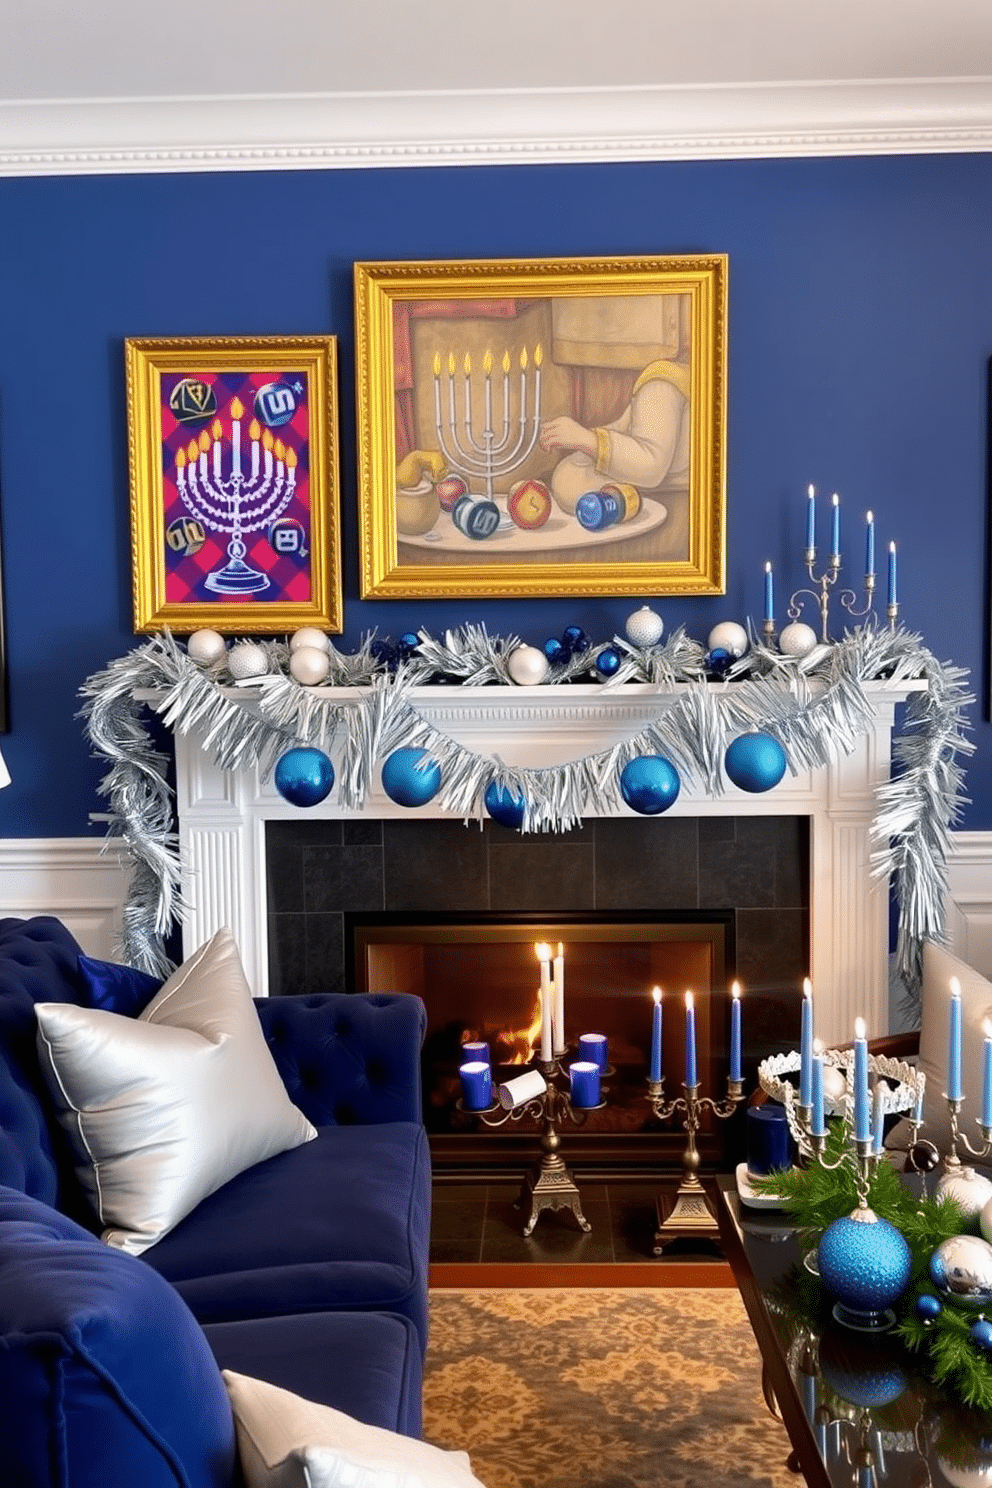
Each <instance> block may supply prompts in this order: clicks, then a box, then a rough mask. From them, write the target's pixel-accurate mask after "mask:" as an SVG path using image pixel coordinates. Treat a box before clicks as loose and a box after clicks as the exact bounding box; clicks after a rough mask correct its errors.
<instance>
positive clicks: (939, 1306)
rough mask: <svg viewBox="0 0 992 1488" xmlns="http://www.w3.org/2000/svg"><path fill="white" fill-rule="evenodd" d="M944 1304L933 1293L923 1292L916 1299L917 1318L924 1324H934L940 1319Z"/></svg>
mask: <svg viewBox="0 0 992 1488" xmlns="http://www.w3.org/2000/svg"><path fill="white" fill-rule="evenodd" d="M943 1310H944V1304H943V1302H941V1300H940V1298H939V1297H935V1296H934V1294H933V1292H921V1293H920V1295H919V1296H918V1297H917V1299H916V1316H917V1317H918V1318H919V1319H920V1321H921V1322H923V1323H933V1322H936V1320H937V1319H938V1318H939V1317H940V1314H941V1313H942V1312H943Z"/></svg>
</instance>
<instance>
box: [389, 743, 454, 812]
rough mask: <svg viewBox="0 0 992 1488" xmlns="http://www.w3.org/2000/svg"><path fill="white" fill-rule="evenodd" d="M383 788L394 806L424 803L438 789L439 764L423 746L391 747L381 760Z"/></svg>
mask: <svg viewBox="0 0 992 1488" xmlns="http://www.w3.org/2000/svg"><path fill="white" fill-rule="evenodd" d="M421 761H426V763H425V764H424V765H423V767H422V768H421ZM382 788H383V790H384V791H385V792H386V795H387V796H388V797H389V799H390V800H391V801H395V802H396V804H397V806H425V805H426V804H427V802H428V801H430V800H432V799H433V798H434V797H435V796H436V795H437V793H438V791H439V790H440V789H441V769H440V766H439V765H437V764H436V763H435V762H434V760H432V759H429V757H428V754H427V750H426V749H410V748H408V749H394V750H393V752H392V754H390V755H387V756H386V758H385V759H384V760H383V762H382Z"/></svg>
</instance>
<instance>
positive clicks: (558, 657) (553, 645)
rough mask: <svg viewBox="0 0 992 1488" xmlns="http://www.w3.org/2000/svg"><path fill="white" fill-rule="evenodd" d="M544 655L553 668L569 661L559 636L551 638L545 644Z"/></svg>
mask: <svg viewBox="0 0 992 1488" xmlns="http://www.w3.org/2000/svg"><path fill="white" fill-rule="evenodd" d="M544 654H545V656H546V657H547V658H548V661H549V662H550V663H551V665H552V666H555V665H556V664H557V663H558V662H560V661H565V660H566V659H567V653H566V651H565V647H564V646H563V645H562V643H561V641H559V639H558V637H557V636H549V637H548V639H547V640H546V641H545V643H544Z"/></svg>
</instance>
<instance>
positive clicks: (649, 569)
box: [355, 254, 727, 599]
mask: <svg viewBox="0 0 992 1488" xmlns="http://www.w3.org/2000/svg"><path fill="white" fill-rule="evenodd" d="M726 302H727V257H726V255H724V254H710V255H705V256H691V257H688V256H681V257H669V258H614V259H569V260H561V261H559V260H549V259H522V260H520V259H515V260H509V261H489V260H485V261H482V262H465V263H454V262H440V263H433V262H431V263H382V262H379V263H358V264H356V265H355V313H356V351H357V400H358V438H359V451H358V454H359V472H360V498H359V516H360V529H361V581H362V596H363V598H371V597H381V598H397V599H399V598H416V597H430V598H438V597H448V596H452V597H454V596H479V597H493V598H501V599H504V598H515V597H523V596H549V595H601V596H609V595H655V594H721V593H723V592H724V549H725V530H724V529H725V487H724V482H725V474H724V471H725V445H726V340H727V337H726Z"/></svg>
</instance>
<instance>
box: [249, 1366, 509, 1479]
mask: <svg viewBox="0 0 992 1488" xmlns="http://www.w3.org/2000/svg"><path fill="white" fill-rule="evenodd" d="M222 1373H223V1375H224V1383H225V1385H226V1386H227V1394H228V1398H229V1399H230V1402H231V1409H232V1410H233V1412H234V1424H235V1427H236V1428H237V1433H238V1458H239V1460H240V1463H241V1471H242V1473H243V1475H244V1480H245V1485H246V1488H483V1485H482V1484H481V1483H480V1482H479V1479H478V1478H477V1477H476V1476H475V1474H474V1473H473V1472H472V1464H471V1462H470V1461H469V1457H468V1453H467V1452H457V1451H455V1452H449V1451H446V1450H445V1449H444V1448H443V1447H434V1446H431V1445H430V1444H429V1443H428V1442H424V1441H416V1440H415V1439H414V1438H412V1437H409V1436H400V1435H399V1434H398V1433H397V1432H395V1431H386V1430H384V1428H383V1427H381V1426H366V1425H365V1423H364V1422H363V1421H356V1420H355V1419H354V1417H352V1416H346V1415H344V1413H343V1412H342V1411H339V1410H334V1409H333V1407H332V1406H329V1405H317V1404H316V1403H315V1402H314V1401H311V1400H304V1399H303V1398H302V1396H300V1395H293V1394H292V1393H291V1392H290V1391H289V1390H283V1389H280V1387H279V1386H278V1385H270V1384H269V1383H268V1381H266V1380H259V1379H251V1378H250V1377H249V1376H248V1375H244V1374H235V1373H234V1372H233V1371H232V1370H230V1369H225V1370H223V1371H222Z"/></svg>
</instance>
